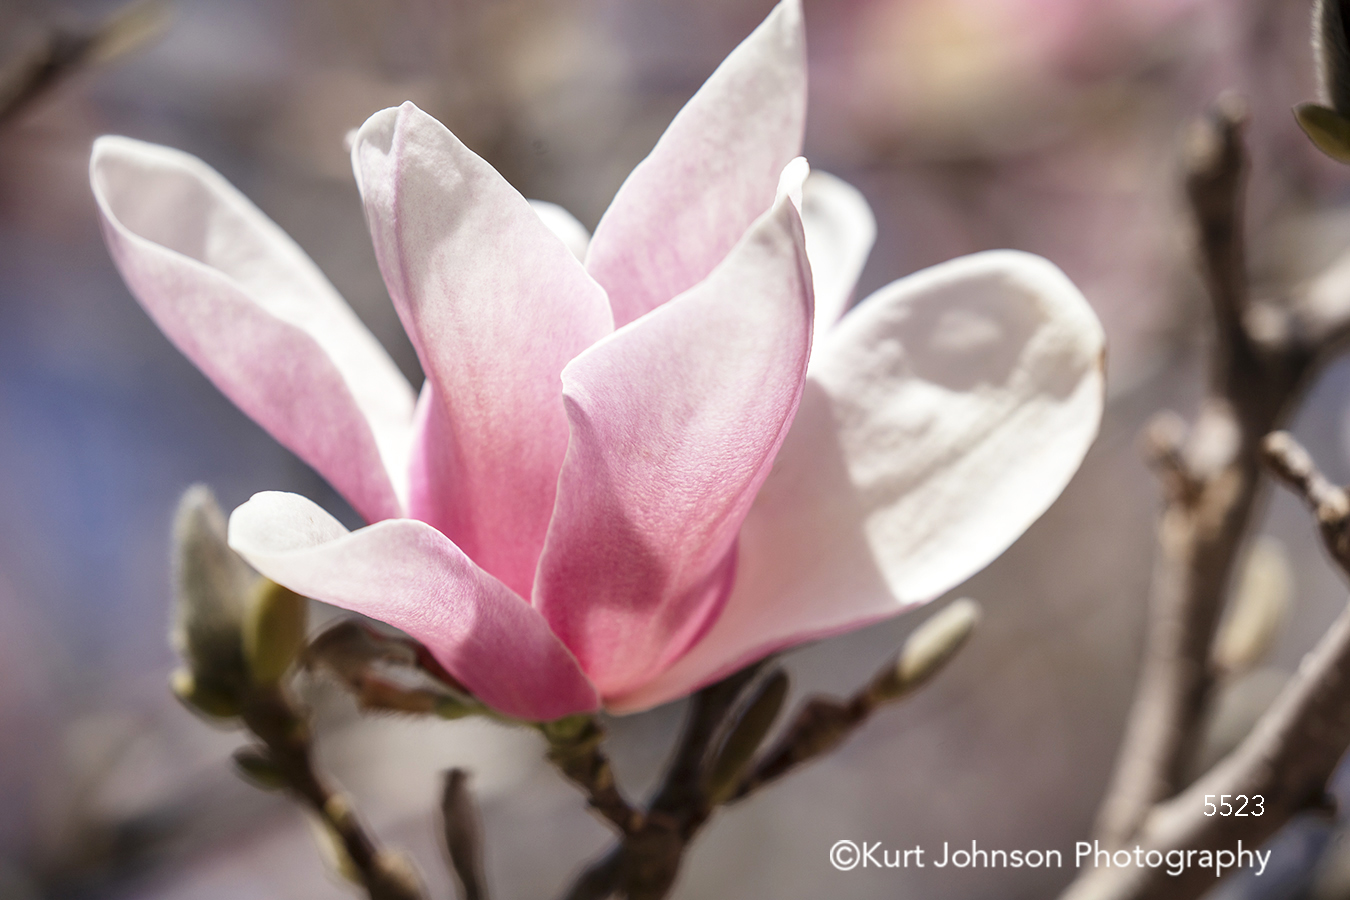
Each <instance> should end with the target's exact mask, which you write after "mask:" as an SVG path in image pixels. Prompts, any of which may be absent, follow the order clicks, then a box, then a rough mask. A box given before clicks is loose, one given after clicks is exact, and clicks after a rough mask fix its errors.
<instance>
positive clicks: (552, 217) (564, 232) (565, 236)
mask: <svg viewBox="0 0 1350 900" xmlns="http://www.w3.org/2000/svg"><path fill="white" fill-rule="evenodd" d="M530 208H531V209H533V210H534V211H535V212H536V213H537V214H538V215H539V218H540V219H541V220H542V221H543V223H544V224H545V225H547V226H548V230H549V231H551V232H553V233H554V235H556V236H557V238H558V240H560V241H562V242H563V244H564V245H566V247H567V249H568V250H571V251H572V255H573V256H575V257H576V258H577V259H579V260H581V259H585V258H586V248H587V247H589V246H590V245H591V233H590V232H589V231H587V230H586V226H585V225H582V224H581V223H580V222H578V221H577V217H576V216H574V215H572V214H571V213H570V212H568V211H567V210H565V209H563V208H562V207H561V206H559V205H558V204H556V203H549V202H548V201H547V200H531V201H530Z"/></svg>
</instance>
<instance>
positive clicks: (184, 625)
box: [171, 485, 257, 717]
mask: <svg viewBox="0 0 1350 900" xmlns="http://www.w3.org/2000/svg"><path fill="white" fill-rule="evenodd" d="M173 534H174V542H173V543H174V587H175V591H174V595H175V597H174V614H173V626H172V630H171V640H172V643H173V645H174V648H175V649H176V650H177V651H178V652H179V654H181V655H182V657H183V660H184V662H185V663H186V668H185V669H183V670H180V671H179V672H177V673H175V675H174V676H173V682H172V687H173V691H174V693H175V694H176V695H177V696H178V697H179V699H181V700H183V702H185V703H187V704H188V705H189V706H192V707H193V708H195V709H197V710H199V711H201V712H203V713H206V714H207V715H211V716H220V717H229V716H234V715H238V710H239V707H240V705H241V704H242V702H243V695H244V693H245V691H246V690H247V686H248V667H247V664H246V663H245V661H244V647H243V619H244V605H245V598H246V597H247V596H248V595H249V593H250V591H251V590H252V589H253V585H254V583H255V581H256V580H257V576H256V575H255V574H254V573H253V570H252V569H250V568H249V567H248V565H247V564H246V563H245V562H244V561H243V560H242V559H240V558H239V556H238V555H236V554H235V552H234V551H233V550H231V549H230V548H229V546H227V545H226V543H225V517H224V515H223V514H222V513H221V511H220V507H219V506H217V505H216V501H215V497H213V496H212V494H211V491H210V489H209V488H207V487H205V486H203V485H196V486H194V487H191V488H189V489H188V490H187V492H186V493H184V494H183V498H182V499H181V500H180V501H179V503H178V513H177V515H176V516H175V518H174V528H173Z"/></svg>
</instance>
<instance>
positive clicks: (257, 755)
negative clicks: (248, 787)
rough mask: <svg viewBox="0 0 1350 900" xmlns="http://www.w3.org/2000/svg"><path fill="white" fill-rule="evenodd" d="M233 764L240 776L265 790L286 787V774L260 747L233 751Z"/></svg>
mask: <svg viewBox="0 0 1350 900" xmlns="http://www.w3.org/2000/svg"><path fill="white" fill-rule="evenodd" d="M234 766H235V768H236V769H237V770H238V772H239V775H240V776H241V777H243V778H245V779H247V780H248V781H250V782H252V783H253V784H254V785H256V786H257V787H260V788H262V789H263V790H265V791H279V790H281V789H282V788H284V787H286V784H287V782H286V776H285V775H284V774H283V773H282V771H281V769H280V767H278V766H277V764H276V761H275V760H273V759H272V755H271V754H270V753H268V752H267V750H265V749H264V748H262V747H242V748H240V749H239V750H236V751H234Z"/></svg>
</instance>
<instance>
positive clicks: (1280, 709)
mask: <svg viewBox="0 0 1350 900" xmlns="http://www.w3.org/2000/svg"><path fill="white" fill-rule="evenodd" d="M1263 452H1264V454H1265V457H1266V460H1267V462H1268V464H1269V466H1270V468H1271V470H1272V471H1273V472H1274V473H1275V474H1276V475H1277V476H1278V477H1279V478H1280V479H1281V480H1282V481H1283V482H1284V483H1285V484H1286V485H1288V486H1289V487H1290V488H1291V489H1292V490H1294V491H1296V492H1297V493H1299V494H1301V495H1302V497H1303V499H1304V501H1305V502H1306V503H1307V504H1308V506H1309V508H1310V509H1312V511H1313V513H1314V514H1315V515H1316V517H1317V521H1318V525H1319V526H1320V528H1321V531H1322V537H1323V542H1324V543H1325V545H1326V547H1327V550H1328V551H1329V552H1330V554H1331V556H1332V558H1333V560H1335V562H1336V563H1337V565H1338V566H1339V567H1340V568H1341V570H1342V572H1343V573H1344V574H1345V575H1347V577H1350V541H1348V540H1347V537H1348V536H1350V498H1348V497H1347V495H1346V492H1345V491H1344V490H1343V489H1341V488H1339V487H1335V486H1333V485H1331V483H1330V482H1328V481H1327V480H1326V478H1325V477H1323V476H1322V474H1321V473H1320V472H1318V471H1317V468H1316V466H1314V465H1313V463H1312V459H1311V458H1310V457H1309V456H1308V454H1307V453H1306V451H1304V450H1303V448H1302V447H1300V446H1299V445H1298V443H1297V442H1295V441H1294V439H1293V438H1291V437H1290V436H1289V435H1287V434H1284V433H1276V434H1273V435H1271V436H1270V437H1269V438H1267V439H1266V441H1265V442H1264V444H1263ZM1348 747H1350V608H1347V609H1346V610H1345V611H1344V612H1342V613H1341V615H1340V617H1339V618H1337V620H1336V622H1335V623H1334V624H1333V625H1332V626H1331V628H1330V629H1329V630H1328V631H1327V633H1326V634H1325V635H1324V636H1323V637H1322V639H1321V640H1320V641H1319V642H1318V644H1317V646H1316V647H1314V648H1313V650H1312V651H1311V652H1310V653H1308V655H1307V656H1306V657H1305V658H1304V660H1303V663H1302V665H1300V666H1299V670H1298V673H1297V674H1296V675H1295V676H1294V678H1293V680H1292V681H1291V682H1290V683H1289V685H1288V686H1287V687H1286V688H1285V690H1284V691H1283V692H1282V693H1281V694H1280V696H1279V697H1278V698H1277V699H1276V701H1275V703H1274V704H1273V705H1272V706H1271V708H1270V709H1269V710H1268V711H1267V712H1266V714H1265V715H1264V716H1262V718H1261V720H1260V722H1259V723H1258V724H1257V726H1256V728H1255V729H1254V730H1253V731H1252V733H1251V734H1250V735H1248V736H1247V738H1246V740H1244V741H1243V742H1242V744H1241V745H1240V746H1239V747H1238V749H1237V750H1236V751H1234V752H1233V753H1232V754H1230V755H1229V756H1228V757H1227V758H1226V759H1225V760H1223V761H1222V762H1221V763H1219V765H1217V766H1215V768H1214V769H1212V770H1211V771H1210V772H1209V773H1208V774H1206V775H1204V776H1203V777H1201V778H1200V780H1198V781H1197V782H1196V783H1195V784H1193V785H1191V787H1189V788H1188V789H1187V790H1186V791H1184V792H1183V793H1181V794H1180V795H1179V796H1177V797H1175V798H1174V799H1172V800H1170V801H1168V802H1167V803H1165V804H1162V805H1160V806H1159V807H1157V808H1156V809H1155V810H1154V812H1153V813H1152V814H1151V815H1150V817H1149V818H1148V820H1147V823H1146V825H1145V826H1144V828H1143V829H1142V830H1141V831H1140V832H1139V834H1138V835H1137V843H1138V846H1140V847H1141V848H1142V849H1143V851H1144V853H1145V854H1147V853H1148V852H1149V851H1154V850H1156V851H1159V852H1160V853H1162V854H1163V855H1164V856H1166V854H1168V853H1172V852H1174V851H1181V853H1182V854H1186V853H1188V852H1190V851H1201V850H1212V851H1217V850H1227V851H1230V852H1232V851H1234V850H1235V849H1236V848H1237V846H1238V842H1239V841H1241V842H1242V844H1243V845H1244V846H1245V847H1246V848H1247V849H1249V850H1254V849H1256V848H1257V847H1259V846H1260V844H1261V843H1262V842H1263V841H1265V840H1266V839H1267V838H1269V837H1270V836H1271V835H1273V834H1275V832H1276V831H1278V830H1279V829H1280V828H1281V827H1282V826H1283V825H1285V824H1286V823H1287V822H1288V821H1289V820H1290V819H1291V818H1292V817H1293V816H1294V815H1295V814H1297V813H1301V812H1307V811H1318V810H1321V811H1325V810H1326V809H1327V802H1326V800H1325V797H1324V790H1325V786H1326V784H1327V781H1328V780H1329V779H1330V778H1331V775H1332V773H1333V772H1334V771H1335V769H1336V765H1337V763H1338V762H1339V761H1340V759H1341V757H1342V756H1343V755H1344V754H1345V751H1346V749H1347V748H1348ZM1238 794H1242V795H1246V797H1248V798H1253V799H1252V800H1251V802H1252V803H1253V804H1255V803H1256V802H1257V801H1256V800H1255V799H1254V798H1257V797H1259V798H1260V804H1259V805H1260V807H1261V810H1262V814H1261V815H1250V814H1249V815H1245V816H1237V815H1221V814H1220V815H1206V806H1205V801H1206V799H1211V800H1212V799H1214V798H1217V797H1218V796H1220V795H1238ZM1253 808H1255V807H1253ZM1085 871H1086V873H1087V874H1086V875H1085V876H1084V877H1081V878H1080V879H1079V880H1078V881H1077V882H1075V883H1074V885H1073V886H1072V887H1071V888H1070V890H1069V891H1068V892H1067V893H1066V894H1065V895H1064V897H1063V900H1141V898H1145V897H1147V898H1149V900H1190V898H1194V897H1198V896H1200V895H1201V894H1203V893H1204V892H1205V891H1206V890H1207V889H1209V888H1210V887H1212V886H1213V884H1214V873H1213V871H1212V870H1207V869H1203V868H1199V867H1194V866H1192V867H1188V868H1186V869H1185V870H1184V871H1183V872H1182V873H1181V874H1179V875H1171V874H1169V873H1168V871H1167V867H1166V866H1163V867H1158V868H1150V867H1148V866H1133V865H1132V866H1125V867H1121V868H1113V867H1102V868H1091V869H1086V870H1085Z"/></svg>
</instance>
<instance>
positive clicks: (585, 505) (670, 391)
mask: <svg viewBox="0 0 1350 900" xmlns="http://www.w3.org/2000/svg"><path fill="white" fill-rule="evenodd" d="M810 277H811V276H810V272H809V270H808V269H807V265H806V253H805V248H804V240H803V237H802V232H801V224H800V219H799V218H798V214H797V211H796V208H795V207H794V206H793V205H792V203H791V201H790V200H789V199H788V197H787V196H783V197H782V198H780V200H779V201H778V202H777V203H776V204H775V205H774V207H773V208H772V209H771V210H770V211H769V212H768V213H766V214H765V215H764V216H763V217H762V218H761V219H760V221H759V222H757V223H756V224H755V225H754V226H753V227H752V228H751V229H750V231H748V232H747V233H746V235H745V237H744V239H743V240H742V241H741V243H739V244H738V245H737V246H736V248H735V249H733V251H732V252H731V254H730V255H729V256H728V257H727V259H726V260H725V261H724V262H723V263H722V265H720V266H719V267H718V268H717V269H715V270H714V271H713V273H712V274H711V275H710V276H709V277H708V278H707V280H705V281H704V282H703V283H701V284H699V285H698V286H697V287H695V288H693V289H692V290H690V291H688V292H687V293H685V294H683V295H681V296H680V297H677V298H676V299H675V300H672V301H671V302H670V303H668V304H666V305H665V306H663V307H661V308H660V309H658V310H656V311H655V312H653V313H651V314H650V315H648V316H645V317H644V318H642V319H640V320H639V321H637V322H635V323H633V324H632V325H630V326H628V327H627V328H624V329H621V330H620V331H618V332H616V333H615V334H614V335H613V336H612V337H610V338H608V339H606V340H605V341H602V342H601V343H600V344H597V345H596V346H595V347H592V348H591V349H590V350H588V351H587V352H586V353H584V354H582V355H581V356H580V357H578V358H577V359H576V360H575V361H573V362H572V364H571V365H569V366H568V367H567V369H566V370H564V372H563V383H564V396H565V397H566V400H567V413H568V416H569V418H570V420H571V423H572V442H571V444H570V446H569V447H568V451H567V461H566V463H564V465H563V470H562V475H561V477H560V479H559V485H558V507H557V511H556V513H555V515H554V520H553V524H552V526H551V527H550V530H549V537H548V543H547V544H546V545H545V549H544V555H543V557H542V558H541V559H540V563H539V580H538V583H537V585H536V593H535V605H536V606H537V607H538V608H539V610H540V611H541V612H543V614H544V615H545V617H546V618H547V619H548V620H549V623H550V624H551V625H552V626H553V630H554V631H555V632H557V634H558V635H559V636H560V637H561V638H562V639H563V641H564V642H565V643H566V644H567V645H568V646H569V647H571V648H572V651H573V652H574V653H576V654H577V657H578V658H579V659H580V660H581V664H582V667H583V668H584V669H585V670H586V672H587V673H588V674H589V675H590V676H591V679H592V680H593V681H594V682H595V684H596V686H597V687H598V688H599V689H600V692H601V694H602V695H609V694H612V693H620V692H622V691H625V690H628V689H631V688H632V687H633V686H635V685H637V684H640V683H641V682H642V681H645V680H647V679H648V678H650V677H651V674H652V673H654V672H657V671H660V669H662V668H664V667H665V666H666V665H668V664H669V663H670V662H671V661H673V660H674V659H675V658H677V657H678V656H679V655H680V654H681V653H683V652H684V650H685V649H686V648H687V647H688V646H689V645H690V643H691V642H693V641H694V640H696V639H697V638H698V636H699V635H700V634H701V633H702V632H703V631H704V629H705V628H706V626H707V625H708V624H709V623H710V622H711V620H712V617H713V616H715V615H716V613H717V610H718V609H719V608H720V606H721V604H722V602H723V600H724V599H725V597H726V592H727V590H728V588H729V586H730V579H731V578H732V577H733V575H734V567H735V559H734V553H733V547H734V543H735V539H736V533H737V530H738V528H739V527H740V523H741V521H742V519H743V518H744V516H745V514H746V511H747V510H748V509H749V507H750V503H751V501H752V500H753V499H754V496H755V493H756V492H757V491H758V489H759V486H760V484H761V483H762V482H763V480H764V478H765V477H766V476H767V475H768V472H769V469H770V467H771V466H772V463H773V458H774V455H775V454H776V453H777V451H778V447H779V445H780V444H781V442H782V440H783V438H784V436H785V435H786V432H787V428H788V424H789V423H790V422H791V421H792V416H793V413H794V411H795V410H796V408H797V403H798V400H799V398H800V396H801V387H802V383H803V378H804V375H805V367H806V360H807V356H808V354H809V353H810V343H811V312H812V308H811V288H810Z"/></svg>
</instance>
